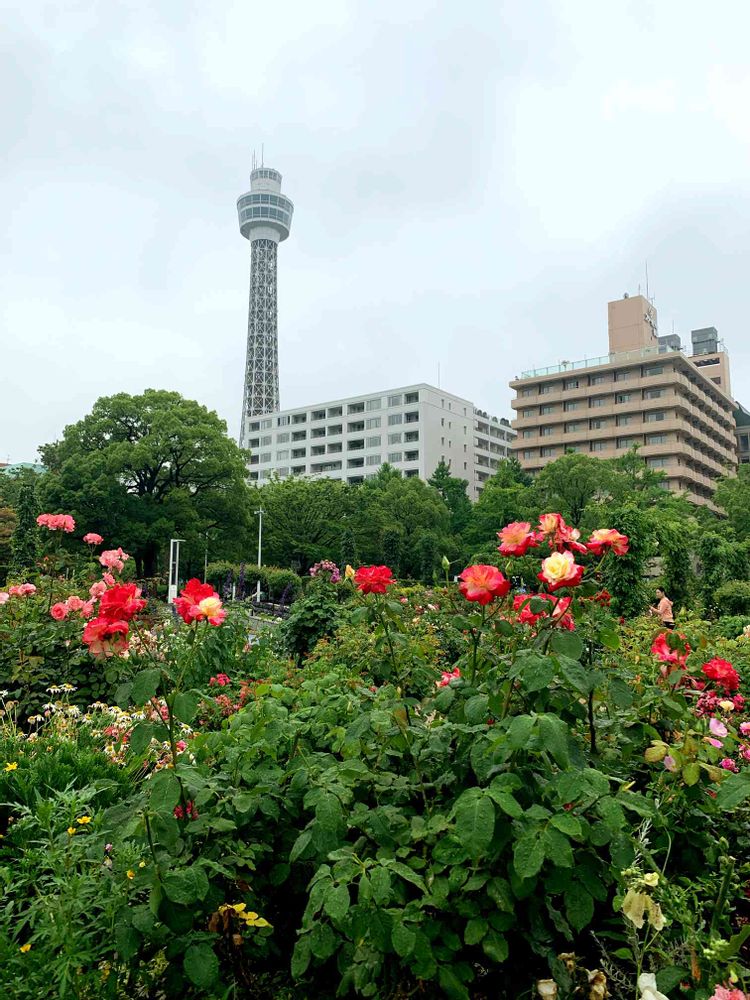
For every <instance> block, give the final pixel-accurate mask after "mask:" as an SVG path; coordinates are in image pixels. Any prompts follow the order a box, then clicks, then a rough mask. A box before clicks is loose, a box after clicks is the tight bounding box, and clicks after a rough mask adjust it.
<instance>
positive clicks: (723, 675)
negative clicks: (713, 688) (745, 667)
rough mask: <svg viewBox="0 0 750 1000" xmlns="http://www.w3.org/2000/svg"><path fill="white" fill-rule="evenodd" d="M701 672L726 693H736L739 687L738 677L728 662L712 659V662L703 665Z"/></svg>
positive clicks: (716, 658)
mask: <svg viewBox="0 0 750 1000" xmlns="http://www.w3.org/2000/svg"><path fill="white" fill-rule="evenodd" d="M701 670H702V671H703V673H704V674H705V676H706V677H708V679H709V680H711V681H715V682H716V684H717V685H718V686H719V687H721V688H723V689H724V690H725V691H727V692H730V691H736V690H737V688H738V687H739V686H740V675H739V674H738V673H737V671H736V670H735V669H734V667H733V666H732V664H731V663H730V662H729V661H728V660H720V659H718V657H714V659H713V660H709V661H708V663H704V664H703V666H702V667H701Z"/></svg>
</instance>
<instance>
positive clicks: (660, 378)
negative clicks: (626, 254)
mask: <svg viewBox="0 0 750 1000" xmlns="http://www.w3.org/2000/svg"><path fill="white" fill-rule="evenodd" d="M608 313H609V324H608V326H609V353H608V354H606V355H604V356H602V357H595V358H587V359H584V360H583V361H576V362H568V361H562V362H560V363H559V364H557V365H553V366H550V367H547V368H539V369H536V370H533V371H526V372H522V373H521V375H520V376H519V377H517V378H515V379H513V381H512V382H511V383H510V385H511V388H512V389H514V390H515V394H516V395H515V399H514V400H513V403H512V406H513V408H514V409H515V411H516V417H515V419H514V420H513V426H514V428H515V429H516V431H517V432H518V437H517V439H516V441H515V443H514V446H513V448H514V453H515V455H516V456H517V458H518V459H519V461H520V462H521V465H522V466H523V468H524V469H525V470H526V471H528V472H531V473H535V472H538V471H539V470H540V469H541V468H542V467H543V466H544V465H546V463H547V462H550V461H553V460H554V459H555V458H559V457H560V456H561V455H563V454H565V453H566V452H583V453H585V454H590V455H592V456H594V457H599V458H615V457H617V456H621V455H623V454H625V452H627V451H628V450H629V449H631V448H633V447H634V446H638V449H639V454H640V455H641V456H642V457H643V458H644V459H645V461H646V463H647V464H648V465H649V466H650V467H651V468H653V469H659V470H660V471H662V472H663V473H664V476H665V479H664V484H665V487H666V488H668V489H670V490H673V491H675V492H685V493H686V494H687V496H688V497H689V498H690V499H691V500H693V502H695V503H697V504H702V505H706V506H708V507H711V508H712V509H717V508H716V507H715V505H714V503H713V500H712V497H713V494H714V490H715V488H716V482H717V480H718V479H719V477H720V476H722V475H725V474H727V473H728V472H729V473H731V472H734V471H736V467H737V457H738V456H737V436H736V431H737V428H736V423H735V409H736V405H737V404H736V403H735V402H734V400H733V399H732V396H731V385H730V376H729V356H728V354H727V352H726V350H725V348H724V345H723V344H722V343H721V341H720V340H719V336H718V333H717V331H716V330H715V328H714V327H707V328H704V329H700V330H693V331H692V335H691V341H692V353H689V354H688V353H686V352H685V351H683V348H682V344H681V342H680V338H679V337H678V336H677V335H675V334H669V335H667V336H663V337H662V336H659V333H658V327H657V313H656V309H655V308H654V305H653V303H652V302H650V301H649V300H648V299H646V298H645V297H644V296H642V295H634V296H632V297H630V296H627V295H626V296H625V297H624V298H622V299H618V300H616V301H614V302H610V303H609V306H608Z"/></svg>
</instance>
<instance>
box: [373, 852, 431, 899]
mask: <svg viewBox="0 0 750 1000" xmlns="http://www.w3.org/2000/svg"><path fill="white" fill-rule="evenodd" d="M383 864H384V865H385V866H386V867H387V868H390V870H391V871H392V872H395V873H396V874H397V875H400V876H401V878H403V879H406V881H407V882H411V884H412V885H415V886H416V887H417V888H418V889H421V890H422V892H424V893H425V894H426V893H427V887H426V886H425V884H424V879H423V878H422V876H421V875H417V873H416V872H415V871H412V869H411V868H409V866H408V865H405V864H403V863H402V862H401V861H391V860H388V861H384V862H383Z"/></svg>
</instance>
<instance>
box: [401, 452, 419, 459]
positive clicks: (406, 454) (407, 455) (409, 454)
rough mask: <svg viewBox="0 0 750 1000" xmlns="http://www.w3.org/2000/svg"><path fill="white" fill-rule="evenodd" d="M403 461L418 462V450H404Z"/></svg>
mask: <svg viewBox="0 0 750 1000" xmlns="http://www.w3.org/2000/svg"><path fill="white" fill-rule="evenodd" d="M404 461H405V462H418V461H419V452H418V451H405V452H404Z"/></svg>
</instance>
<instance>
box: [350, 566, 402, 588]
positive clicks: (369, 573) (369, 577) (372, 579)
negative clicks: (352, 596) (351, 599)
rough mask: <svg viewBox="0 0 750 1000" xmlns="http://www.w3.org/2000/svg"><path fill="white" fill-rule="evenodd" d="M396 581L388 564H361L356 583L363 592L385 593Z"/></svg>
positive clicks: (356, 574) (355, 578) (355, 575)
mask: <svg viewBox="0 0 750 1000" xmlns="http://www.w3.org/2000/svg"><path fill="white" fill-rule="evenodd" d="M395 582H396V581H395V580H394V579H393V574H392V572H391V570H390V569H389V567H388V566H360V567H359V569H358V570H357V572H356V573H355V574H354V584H355V586H356V588H357V590H359V591H361V592H362V593H363V594H384V593H385V592H386V590H387V589H388V587H391V586H393V584H394V583H395Z"/></svg>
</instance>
